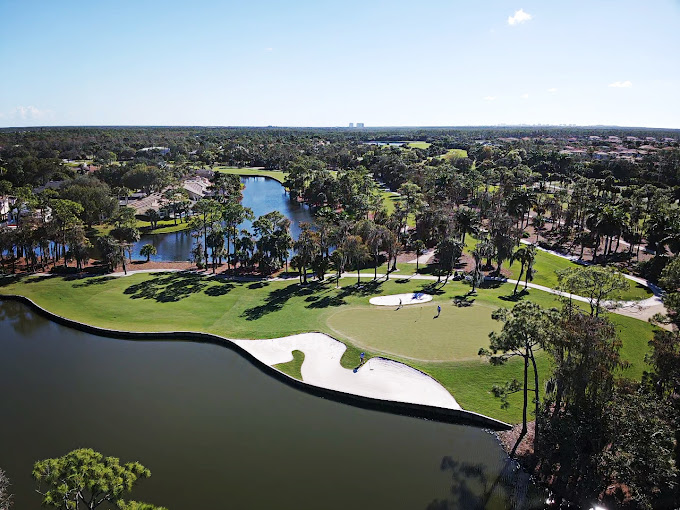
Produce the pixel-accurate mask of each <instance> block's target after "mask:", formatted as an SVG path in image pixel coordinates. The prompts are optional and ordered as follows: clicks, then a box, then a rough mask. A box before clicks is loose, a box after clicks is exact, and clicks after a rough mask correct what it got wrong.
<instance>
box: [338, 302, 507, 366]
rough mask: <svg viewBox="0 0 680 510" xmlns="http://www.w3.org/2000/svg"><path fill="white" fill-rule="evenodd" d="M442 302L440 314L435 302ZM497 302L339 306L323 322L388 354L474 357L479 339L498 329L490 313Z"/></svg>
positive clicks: (426, 358)
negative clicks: (493, 303) (339, 307)
mask: <svg viewBox="0 0 680 510" xmlns="http://www.w3.org/2000/svg"><path fill="white" fill-rule="evenodd" d="M438 304H440V305H442V304H443V307H442V313H441V314H440V316H439V317H438V318H436V319H435V316H436V315H437V305H438ZM495 309H496V307H495V306H492V305H489V304H484V303H480V304H475V305H473V306H467V307H457V306H455V305H453V304H452V303H451V302H445V303H442V302H441V301H437V302H436V303H435V302H430V303H426V304H423V305H408V306H404V307H403V308H401V309H399V310H397V307H387V306H380V307H372V308H367V307H365V306H364V307H343V308H341V309H339V310H338V311H337V312H336V313H334V314H333V315H331V316H330V317H329V318H328V320H327V325H328V326H329V327H330V328H331V330H333V332H334V336H339V337H342V338H346V339H347V340H349V341H350V342H352V343H353V344H354V345H356V346H358V347H362V348H366V349H368V350H372V351H378V352H381V353H384V354H388V355H391V356H400V357H402V358H408V359H415V360H419V361H433V360H434V361H462V360H471V359H474V360H478V356H477V352H478V351H479V348H480V339H484V338H485V337H486V336H487V335H488V334H489V331H491V330H494V329H497V326H498V325H497V323H496V321H494V320H493V319H492V318H491V312H492V311H493V310H495Z"/></svg>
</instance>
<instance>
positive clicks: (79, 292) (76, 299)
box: [0, 273, 653, 422]
mask: <svg viewBox="0 0 680 510" xmlns="http://www.w3.org/2000/svg"><path fill="white" fill-rule="evenodd" d="M431 283H432V282H428V281H422V280H411V281H408V280H401V279H394V278H393V279H391V280H390V281H389V282H377V283H376V282H370V281H364V282H363V285H362V286H361V287H360V288H357V287H356V286H355V285H354V280H353V279H349V278H347V279H342V280H341V287H340V288H339V289H336V288H335V284H334V283H327V284H318V283H312V284H310V285H307V286H300V285H298V284H297V283H296V281H294V282H289V281H286V282H256V283H244V282H231V281H228V280H224V279H219V278H209V277H201V276H198V275H193V274H184V273H163V274H158V273H156V274H136V275H132V276H129V277H125V278H113V277H107V276H103V277H90V278H82V279H78V278H68V277H50V278H45V279H38V278H32V277H28V278H23V279H21V280H16V281H15V280H9V279H6V280H2V281H0V287H1V288H0V292H2V293H4V294H22V295H25V296H27V297H29V298H31V299H33V300H34V301H35V302H37V303H38V304H39V305H41V306H43V307H45V308H47V309H49V310H51V311H53V312H55V313H57V314H59V315H63V316H65V317H69V318H71V319H76V320H80V321H83V322H86V323H88V324H93V325H96V326H102V327H109V328H113V329H124V330H130V331H168V330H173V331H188V330H191V331H205V332H209V333H215V334H218V335H221V336H225V337H228V338H275V337H280V336H286V335H291V334H295V333H303V332H309V331H322V332H325V333H328V334H330V335H332V336H334V337H335V338H337V339H338V340H340V341H342V342H345V343H346V345H347V347H348V349H347V351H346V353H345V355H344V356H343V358H342V360H341V363H342V365H343V366H345V367H346V368H351V367H354V366H356V364H357V361H358V359H359V352H361V351H365V352H366V353H367V354H368V355H369V357H370V356H375V355H384V356H387V357H389V358H391V359H395V360H398V361H403V362H405V363H407V364H409V365H411V366H413V367H415V368H417V369H419V370H422V371H424V372H426V373H428V374H430V375H431V376H433V377H434V378H435V379H437V380H438V381H440V382H441V383H442V384H443V385H444V386H445V387H446V388H447V389H448V390H449V391H451V393H452V394H453V395H454V397H455V398H456V399H457V400H458V401H459V403H460V404H461V405H462V406H463V407H464V408H465V409H468V410H471V411H475V412H480V413H483V414H487V415H489V416H492V417H494V418H498V419H501V420H505V421H509V422H517V421H519V420H520V419H521V409H520V408H519V406H518V405H517V404H518V402H519V396H517V399H514V400H512V401H511V402H512V405H511V406H510V408H509V409H507V410H502V409H500V405H499V402H498V401H497V400H495V399H494V398H493V397H492V396H491V393H490V389H491V386H492V385H493V384H502V383H503V382H504V381H506V380H508V379H511V378H514V377H520V375H521V364H519V363H510V364H508V365H506V366H503V367H493V366H491V365H489V364H488V363H487V362H486V361H485V360H483V359H476V356H475V352H476V350H477V349H479V347H482V346H486V345H488V333H489V331H490V330H491V329H493V328H494V327H497V325H496V324H495V323H494V322H493V321H491V320H490V318H489V315H490V313H491V310H492V309H494V308H497V307H499V306H508V307H510V306H512V305H513V301H511V300H509V298H510V296H511V294H512V286H510V285H507V284H506V285H500V286H497V287H495V288H488V289H482V290H480V292H479V296H477V297H476V298H475V301H474V303H473V304H472V306H470V307H469V308H458V307H456V306H454V305H453V298H454V297H456V296H460V295H464V294H465V293H466V292H467V291H468V290H469V287H468V286H467V285H466V284H464V283H461V282H452V283H449V284H448V285H446V286H445V287H444V288H443V289H440V290H439V291H437V293H436V294H435V296H434V300H433V302H432V304H431V305H428V306H423V307H422V308H421V309H420V310H419V309H418V307H419V305H415V308H409V307H404V308H403V309H402V310H399V311H394V310H391V309H389V308H382V307H375V306H372V305H370V304H369V303H368V299H369V297H370V296H372V295H388V294H399V293H406V292H414V291H421V290H426V287H428V286H430V285H431ZM523 298H524V299H527V298H528V299H531V300H532V301H535V302H537V303H539V304H541V305H542V306H554V305H557V303H558V302H557V300H556V298H555V297H554V296H552V295H551V294H548V293H545V292H541V291H531V292H530V293H528V294H526V295H525V296H523ZM438 304H439V305H441V306H442V315H441V316H440V318H439V319H432V318H431V317H432V316H433V315H434V308H435V307H436V305H438ZM428 316H429V317H428ZM611 318H612V321H613V322H614V323H615V324H616V326H617V329H618V330H619V331H620V334H621V338H622V341H623V349H622V354H623V357H624V358H625V359H627V360H629V361H630V362H631V363H632V364H633V366H632V367H631V369H630V370H629V375H631V376H635V377H639V376H640V375H641V373H642V370H643V368H644V353H645V352H647V342H648V340H649V339H650V338H651V335H652V331H653V328H652V326H651V325H649V324H647V323H645V322H641V321H638V320H635V319H631V318H628V317H622V316H617V315H611ZM411 320H413V322H412V323H411V322H410V321H411ZM412 358H418V359H417V360H416V359H412ZM296 360H298V358H295V360H294V362H289V363H288V364H285V365H286V366H285V367H283V368H282V369H283V370H284V371H286V373H290V374H291V375H293V374H297V368H296V366H295V365H296V364H297V363H298V361H296ZM424 360H426V361H424ZM442 360H448V361H442ZM299 362H300V363H301V362H302V360H299ZM540 365H541V366H542V367H543V368H544V369H545V368H546V367H547V365H548V360H547V357H546V356H545V355H541V359H540ZM543 372H544V373H547V372H546V371H545V370H544V371H543Z"/></svg>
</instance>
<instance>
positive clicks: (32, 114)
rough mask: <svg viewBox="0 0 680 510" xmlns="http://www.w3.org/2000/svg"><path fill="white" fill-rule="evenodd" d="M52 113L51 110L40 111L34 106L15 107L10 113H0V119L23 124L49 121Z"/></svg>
mask: <svg viewBox="0 0 680 510" xmlns="http://www.w3.org/2000/svg"><path fill="white" fill-rule="evenodd" d="M53 113H54V112H52V110H41V109H39V108H36V107H35V106H17V107H15V108H13V109H12V110H10V111H6V112H0V119H7V120H8V121H10V122H18V123H19V124H25V123H31V122H35V121H40V120H45V119H50V118H51V117H52V114H53Z"/></svg>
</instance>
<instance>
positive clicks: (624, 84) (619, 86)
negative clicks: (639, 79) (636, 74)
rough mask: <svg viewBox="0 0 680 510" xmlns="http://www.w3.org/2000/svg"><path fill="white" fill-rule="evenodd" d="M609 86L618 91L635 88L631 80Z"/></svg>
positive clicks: (616, 82)
mask: <svg viewBox="0 0 680 510" xmlns="http://www.w3.org/2000/svg"><path fill="white" fill-rule="evenodd" d="M609 86H610V87H613V88H616V89H629V88H630V87H632V86H633V83H632V82H631V81H630V80H626V81H615V82H614V83H610V84H609Z"/></svg>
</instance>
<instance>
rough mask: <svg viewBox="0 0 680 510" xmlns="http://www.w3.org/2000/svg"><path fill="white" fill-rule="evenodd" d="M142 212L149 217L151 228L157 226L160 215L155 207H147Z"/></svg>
mask: <svg viewBox="0 0 680 510" xmlns="http://www.w3.org/2000/svg"><path fill="white" fill-rule="evenodd" d="M144 214H145V215H146V216H147V217H148V218H149V223H151V228H152V229H154V228H156V227H157V226H158V220H160V219H161V215H160V214H159V213H158V211H157V210H156V209H147V210H146V211H144Z"/></svg>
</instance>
